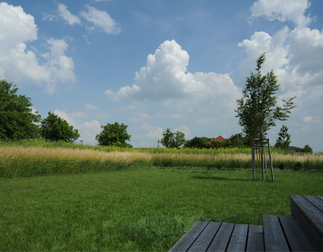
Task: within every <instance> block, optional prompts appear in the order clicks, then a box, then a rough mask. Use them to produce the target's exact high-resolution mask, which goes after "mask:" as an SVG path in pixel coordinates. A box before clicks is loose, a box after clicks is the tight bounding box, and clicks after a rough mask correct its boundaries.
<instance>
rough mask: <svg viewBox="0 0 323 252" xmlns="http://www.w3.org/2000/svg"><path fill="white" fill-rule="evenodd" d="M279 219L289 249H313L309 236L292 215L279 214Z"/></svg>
mask: <svg viewBox="0 0 323 252" xmlns="http://www.w3.org/2000/svg"><path fill="white" fill-rule="evenodd" d="M279 220H280V223H281V226H282V228H283V231H284V233H285V236H286V238H287V242H288V244H289V246H290V248H291V251H315V248H314V246H313V245H312V243H311V242H310V240H309V237H308V236H307V235H306V233H305V232H304V230H303V229H301V227H300V226H299V225H298V224H297V221H296V220H295V218H294V217H293V216H279Z"/></svg>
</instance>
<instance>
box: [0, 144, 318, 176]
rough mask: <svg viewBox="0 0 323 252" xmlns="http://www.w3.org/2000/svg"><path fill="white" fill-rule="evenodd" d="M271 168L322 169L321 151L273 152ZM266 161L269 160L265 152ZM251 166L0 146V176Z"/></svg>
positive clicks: (244, 161) (237, 157)
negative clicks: (131, 169) (155, 167)
mask: <svg viewBox="0 0 323 252" xmlns="http://www.w3.org/2000/svg"><path fill="white" fill-rule="evenodd" d="M272 159H273V165H274V168H280V169H296V170H299V169H307V170H310V169H311V170H323V155H322V154H315V155H314V154H310V155H304V154H302V155H297V154H290V155H283V154H280V153H273V154H272ZM267 164H268V165H269V160H268V156H267ZM152 165H153V166H161V167H206V168H207V169H215V168H218V169H222V168H251V154H246V153H218V154H194V153H189V154H186V153H149V152H146V153H145V152H132V151H128V152H126V151H113V152H111V151H110V152H107V151H100V150H95V149H78V148H76V149H72V148H63V147H56V148H48V147H40V146H31V147H24V146H3V147H0V177H11V178H12V177H31V176H40V175H55V174H75V173H87V172H96V171H112V170H121V169H127V168H132V167H139V166H140V167H142V166H146V167H150V166H152Z"/></svg>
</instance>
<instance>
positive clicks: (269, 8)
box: [251, 0, 311, 26]
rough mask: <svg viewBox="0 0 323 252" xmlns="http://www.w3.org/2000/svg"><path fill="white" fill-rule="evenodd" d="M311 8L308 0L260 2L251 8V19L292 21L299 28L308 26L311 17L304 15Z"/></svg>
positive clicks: (260, 0) (262, 0)
mask: <svg viewBox="0 0 323 252" xmlns="http://www.w3.org/2000/svg"><path fill="white" fill-rule="evenodd" d="M309 7H310V3H309V2H308V1H307V0H258V1H257V2H255V3H254V4H253V6H252V7H251V17H252V18H255V17H263V16H264V17H266V19H267V20H269V21H273V20H279V21H281V22H285V21H292V22H294V23H295V24H296V25H299V26H307V25H308V24H309V23H310V22H311V18H310V17H306V16H305V15H304V13H305V11H306V9H308V8H309Z"/></svg>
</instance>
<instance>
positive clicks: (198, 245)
mask: <svg viewBox="0 0 323 252" xmlns="http://www.w3.org/2000/svg"><path fill="white" fill-rule="evenodd" d="M220 226H221V223H220V222H210V223H209V224H208V225H207V226H206V228H205V229H204V230H203V232H202V233H201V234H200V236H199V237H198V238H197V239H196V241H195V242H194V244H193V245H192V246H191V247H190V249H189V250H188V251H206V250H207V248H208V247H209V245H210V243H211V241H212V240H213V238H214V236H215V235H216V233H217V231H218V229H219V227H220Z"/></svg>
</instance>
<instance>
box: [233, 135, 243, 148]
mask: <svg viewBox="0 0 323 252" xmlns="http://www.w3.org/2000/svg"><path fill="white" fill-rule="evenodd" d="M230 140H231V146H232V147H238V148H242V147H245V145H244V138H243V137H242V133H237V134H233V135H231V137H230Z"/></svg>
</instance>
